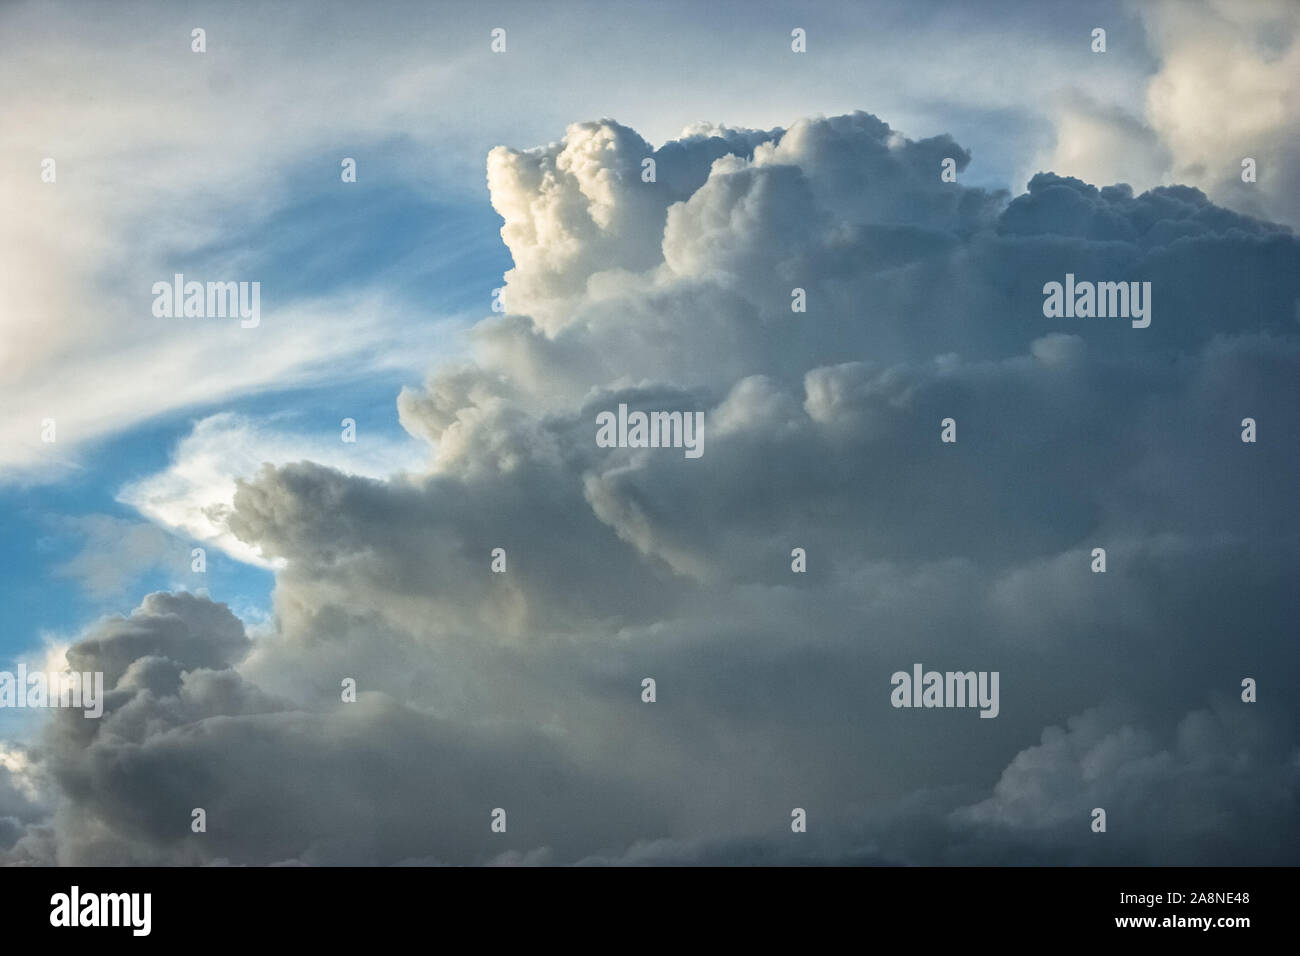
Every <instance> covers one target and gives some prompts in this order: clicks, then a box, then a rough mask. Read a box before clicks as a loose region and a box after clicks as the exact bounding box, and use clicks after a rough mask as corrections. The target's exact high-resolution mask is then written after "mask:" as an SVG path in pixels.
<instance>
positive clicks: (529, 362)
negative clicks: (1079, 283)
mask: <svg viewBox="0 0 1300 956" xmlns="http://www.w3.org/2000/svg"><path fill="white" fill-rule="evenodd" d="M646 158H651V159H654V160H655V168H656V176H655V180H654V181H653V182H646V181H644V179H643V176H642V172H643V169H644V168H645V167H644V165H643V160H645V159H646ZM945 159H952V160H954V167H955V168H956V169H957V170H958V171H959V178H960V171H962V170H964V169H966V168H967V165H968V163H969V162H970V161H971V156H970V154H969V152H967V151H966V150H964V149H963V148H962V147H961V146H960V145H958V144H957V143H956V142H954V141H953V139H952V138H951V137H948V136H939V137H934V138H930V139H924V140H917V141H913V140H910V139H908V138H906V137H905V136H903V135H902V134H900V133H899V132H897V131H895V130H893V129H891V128H890V127H889V126H888V125H887V124H886V123H885V122H883V121H882V120H880V119H878V118H877V117H875V116H872V115H870V114H867V113H854V114H851V115H846V116H837V117H832V118H821V117H816V118H809V119H803V120H799V121H798V122H796V123H794V124H793V125H791V126H790V127H789V128H788V129H772V130H766V131H761V130H738V129H729V128H727V127H724V126H707V125H697V126H694V127H691V128H690V129H689V130H688V131H687V132H686V133H685V134H684V135H683V136H682V137H681V138H680V139H678V140H675V141H672V142H669V143H666V144H664V145H662V146H660V147H658V148H657V149H656V148H654V147H652V146H651V145H650V144H649V143H648V142H646V141H645V140H644V139H642V137H641V136H639V135H638V134H637V133H636V132H635V131H633V130H631V129H628V128H626V127H623V126H621V125H619V124H618V123H616V122H614V121H612V120H601V121H598V122H587V123H578V124H574V125H572V126H570V127H569V128H568V129H567V131H565V134H564V136H563V138H562V139H561V140H559V141H557V142H555V143H552V144H550V145H547V146H544V147H539V148H535V149H527V150H515V149H510V148H506V147H500V148H497V149H495V150H493V151H492V152H491V154H490V155H489V156H488V159H487V179H488V185H489V188H490V192H491V201H492V205H493V207H494V208H495V209H496V211H497V212H498V214H499V215H500V216H501V217H502V219H503V220H504V225H503V227H502V230H501V235H502V239H503V240H504V242H505V244H506V246H507V247H508V249H509V250H510V253H511V255H512V258H513V262H514V268H513V269H511V270H510V271H509V272H507V273H506V276H505V280H504V290H505V291H504V293H503V295H502V301H503V302H504V304H505V309H506V311H505V312H504V313H503V314H499V315H493V316H491V317H489V318H485V319H483V320H482V321H481V322H480V323H479V324H478V325H477V326H476V328H475V330H474V334H473V348H472V351H471V353H470V354H469V355H467V356H466V357H465V358H463V359H462V360H460V361H458V362H455V363H446V364H442V365H439V366H438V367H436V368H435V369H434V370H433V371H432V372H431V374H430V376H429V379H428V381H427V383H426V384H425V386H424V387H423V388H421V389H407V390H405V391H403V392H402V394H401V395H400V396H399V397H398V399H397V401H398V408H399V411H400V413H401V417H402V422H403V424H404V425H405V427H406V429H407V430H408V431H409V432H410V433H411V434H412V435H414V436H417V437H418V438H420V439H422V440H425V441H427V442H428V443H429V445H430V453H429V465H428V467H427V469H425V470H423V471H420V472H415V473H407V474H404V475H401V476H398V477H396V478H393V479H390V480H380V479H375V478H368V477H361V476H358V475H349V474H345V473H343V472H341V471H338V470H335V469H332V468H329V467H326V466H324V465H321V464H316V463H312V462H310V461H303V462H298V463H294V464H286V465H281V466H278V467H270V466H268V467H266V468H264V469H263V470H262V471H261V472H260V473H259V474H258V475H257V476H256V477H255V478H254V479H252V480H249V481H245V482H241V483H240V485H239V490H238V491H237V492H236V494H235V496H234V500H233V506H232V508H231V511H230V513H229V514H228V515H227V516H225V519H224V520H225V522H226V529H225V530H227V531H228V532H229V533H230V534H231V535H233V536H234V537H235V538H237V539H239V540H240V541H242V542H243V543H244V544H246V545H247V546H248V547H249V548H251V549H256V551H257V553H258V554H260V555H263V556H265V557H266V558H267V559H278V560H277V567H278V569H279V570H278V571H277V578H276V581H277V583H276V590H275V595H274V610H275V619H274V625H273V628H272V629H271V632H270V633H268V634H266V635H264V636H259V637H258V638H256V639H250V638H249V636H248V635H247V634H246V633H245V629H244V626H243V625H242V623H241V622H240V621H239V620H238V619H237V618H236V617H234V615H232V614H231V613H230V612H229V611H228V610H227V609H226V608H225V607H224V605H220V604H217V603H215V602H212V601H210V600H208V599H206V598H202V597H195V596H191V595H186V594H162V593H160V594H153V595H150V596H149V597H147V598H145V599H144V601H143V602H142V604H141V605H140V607H138V608H137V609H136V610H135V611H134V612H132V613H131V614H130V616H129V617H126V618H109V619H106V620H104V621H101V622H100V623H98V624H96V625H95V626H94V627H92V628H91V629H90V630H89V631H88V632H87V633H85V634H84V635H83V636H82V637H81V638H80V639H79V640H78V641H77V642H76V643H74V644H73V645H72V647H71V648H70V649H69V651H68V652H67V659H68V662H69V663H70V664H72V665H74V666H76V667H77V668H79V669H82V670H103V671H104V672H105V674H106V680H107V686H109V687H110V688H111V690H110V692H109V694H108V698H107V701H106V710H105V716H104V718H103V719H102V720H101V721H97V722H96V721H89V720H84V719H82V718H80V717H78V716H74V715H73V714H70V713H58V714H56V715H55V717H54V719H53V720H52V722H51V726H50V728H49V730H48V733H47V734H46V736H45V737H44V738H43V740H42V742H41V743H40V745H39V746H38V747H36V748H34V750H33V753H32V754H31V755H30V760H31V763H32V766H33V767H38V768H39V777H37V776H36V773H37V772H36V771H35V770H32V769H30V768H29V769H28V770H26V771H24V772H26V773H28V774H30V775H32V779H33V780H36V779H39V781H40V785H41V788H42V791H41V796H40V799H41V801H43V803H42V805H43V806H47V807H48V808H49V811H48V815H47V816H46V817H44V818H40V819H37V818H36V817H34V815H33V812H32V810H31V806H32V805H34V804H31V801H30V800H28V798H26V797H24V798H23V800H25V801H27V802H16V801H18V797H17V796H16V795H15V794H16V792H15V793H10V792H9V790H11V789H12V787H11V786H10V784H9V783H8V781H7V780H2V779H0V800H2V801H3V802H0V807H4V808H8V807H10V806H11V805H13V806H15V807H16V809H14V810H8V809H6V810H5V812H6V813H7V814H8V817H7V818H8V819H9V820H11V821H12V824H11V826H10V828H11V829H12V831H13V832H12V834H11V836H10V839H9V841H8V843H9V849H8V850H7V851H6V853H7V855H8V858H9V859H11V860H14V861H19V862H55V861H57V862H61V863H119V862H149V863H277V862H289V861H300V862H308V863H402V862H421V863H432V862H438V863H487V862H503V863H529V862H532V863H579V862H585V863H664V862H670V863H671V862H677V863H681V862H710V863H748V862H779V861H789V862H816V861H825V862H860V863H962V864H965V863H1018V862H1032V863H1080V862H1082V863H1141V864H1167V863H1196V864H1215V863H1265V862H1267V863H1295V862H1296V861H1297V860H1296V849H1295V848H1296V847H1297V846H1300V841H1297V840H1296V839H1295V837H1296V835H1297V834H1296V820H1297V810H1298V809H1300V749H1298V746H1300V741H1298V740H1297V738H1296V729H1297V727H1300V720H1298V719H1297V718H1298V717H1300V711H1298V709H1297V706H1296V704H1295V701H1294V697H1293V696H1292V695H1291V694H1290V690H1291V687H1292V686H1293V684H1294V676H1295V674H1296V673H1297V664H1298V663H1300V660H1298V652H1297V650H1296V644H1295V639H1294V627H1295V622H1296V620H1297V611H1298V610H1300V608H1298V607H1297V598H1296V595H1295V588H1294V582H1293V577H1294V568H1295V566H1296V559H1297V557H1300V527H1298V526H1297V522H1296V511H1295V509H1294V476H1295V475H1296V473H1297V466H1298V465H1300V455H1298V454H1297V448H1298V447H1300V446H1298V445H1297V442H1296V440H1295V437H1296V435H1297V434H1298V433H1300V401H1298V399H1300V338H1297V335H1296V332H1297V329H1296V321H1297V317H1298V313H1297V305H1296V304H1297V301H1300V241H1298V240H1297V239H1296V237H1295V236H1294V235H1293V234H1292V233H1291V231H1290V230H1289V229H1288V228H1286V227H1283V226H1279V225H1275V224H1272V223H1269V222H1267V221H1264V220H1261V219H1257V218H1251V217H1247V216H1244V215H1242V214H1240V213H1236V212H1232V211H1229V210H1227V209H1225V208H1222V207H1220V206H1217V205H1215V204H1213V203H1211V202H1210V201H1209V200H1208V199H1207V198H1206V196H1205V195H1204V194H1202V193H1201V192H1199V191H1198V190H1196V189H1194V188H1190V187H1184V186H1171V187H1163V188H1158V189H1154V190H1151V191H1149V192H1145V193H1141V194H1135V193H1134V191H1133V190H1132V189H1130V188H1129V187H1127V186H1126V185H1123V184H1107V185H1103V186H1095V185H1091V184H1088V183H1086V182H1083V181H1081V180H1079V179H1075V178H1071V177H1069V176H1066V175H1058V174H1056V173H1052V172H1043V173H1041V174H1039V175H1037V176H1035V177H1034V178H1033V179H1032V180H1031V181H1030V183H1029V187H1028V190H1027V192H1025V193H1024V194H1022V195H1018V196H1015V197H1012V196H1009V195H1007V194H1003V193H997V192H989V191H986V190H980V189H973V188H967V187H965V186H963V185H961V184H960V182H945V181H943V180H942V179H941V177H940V171H941V165H942V163H943V161H944V160H945ZM1067 273H1072V274H1074V275H1076V276H1078V277H1079V278H1080V279H1088V280H1096V281H1124V282H1130V281H1132V282H1150V283H1151V289H1152V322H1151V325H1150V327H1149V328H1145V329H1135V328H1132V327H1131V325H1130V323H1129V322H1128V321H1126V320H1118V319H1098V318H1075V319H1050V318H1046V317H1045V316H1044V314H1043V310H1042V302H1043V286H1044V284H1045V283H1047V282H1051V281H1058V282H1059V281H1062V280H1063V278H1064V276H1065V275H1066V274H1067ZM796 289H799V290H802V292H803V295H804V301H805V302H806V311H794V310H792V301H794V299H793V293H794V290H796ZM620 403H625V404H627V405H628V406H629V407H631V408H635V409H644V410H669V411H682V412H693V411H702V412H704V421H705V437H706V440H705V445H704V448H705V452H704V454H703V456H702V457H701V458H699V459H688V458H685V457H684V456H683V455H682V454H681V453H680V451H671V450H668V449H649V448H646V449H642V448H601V447H598V446H597V444H596V442H595V432H596V415H597V414H598V412H600V411H602V410H610V409H616V408H617V407H618V405H619V404H620ZM1247 417H1249V418H1252V419H1255V420H1256V422H1257V425H1258V441H1257V442H1255V443H1253V444H1248V443H1243V442H1242V441H1241V438H1240V433H1241V428H1242V425H1241V422H1242V419H1244V418H1247ZM946 418H952V419H954V420H955V422H956V429H957V441H956V442H955V443H944V442H941V441H940V423H941V421H942V420H944V419H946ZM1098 547H1100V548H1105V549H1106V552H1107V570H1106V573H1104V574H1095V573H1093V572H1092V571H1091V569H1090V565H1091V563H1092V560H1093V558H1092V551H1093V549H1094V548H1098ZM494 548H502V549H504V550H505V553H506V555H507V561H508V565H507V570H506V572H505V573H499V574H498V573H493V572H492V570H491V569H490V563H491V552H492V550H493V549H494ZM794 548H803V549H805V550H806V554H807V571H806V573H792V570H791V552H792V549H794ZM915 662H920V663H923V664H924V665H925V666H926V668H933V669H937V670H941V671H943V670H962V671H966V670H978V671H998V672H1000V674H1001V712H1000V715H999V716H998V717H997V719H995V720H981V719H977V716H976V714H975V712H973V711H970V710H961V709H955V710H940V709H937V710H926V709H921V710H912V709H895V708H893V707H892V706H891V705H890V701H889V693H890V675H891V674H892V673H893V672H894V671H897V670H910V668H911V666H912V664H913V663H915ZM647 677H649V678H653V679H654V680H655V681H656V686H657V700H656V701H655V702H654V703H653V704H648V703H643V702H642V700H641V687H642V680H643V679H644V678H647ZM1246 677H1251V678H1254V679H1256V680H1257V681H1258V682H1259V690H1258V702H1257V703H1244V702H1242V700H1241V699H1240V688H1241V681H1242V679H1243V678H1246ZM345 678H352V679H354V680H355V681H356V682H357V687H358V689H359V696H358V699H357V701H356V702H355V703H345V702H343V701H342V700H341V699H340V687H341V683H342V682H343V680H344V679H345ZM33 799H34V798H33ZM196 807H202V808H204V809H205V810H206V812H207V819H208V830H207V832H206V833H202V834H196V833H192V832H191V831H190V814H191V810H192V809H193V808H196ZM1095 807H1102V808H1105V809H1106V810H1107V814H1108V830H1107V832H1106V833H1104V834H1097V833H1093V832H1091V831H1090V829H1089V824H1090V813H1091V811H1092V810H1093V809H1094V808H1095ZM496 808H502V809H505V810H506V812H507V814H508V819H509V826H508V829H507V832H506V833H504V834H499V833H493V832H491V830H490V829H489V823H490V814H491V813H492V811H493V810H494V809H496ZM793 808H804V809H805V810H806V811H807V814H808V821H809V823H808V833H806V834H795V833H792V832H791V830H790V819H791V811H792V809H793Z"/></svg>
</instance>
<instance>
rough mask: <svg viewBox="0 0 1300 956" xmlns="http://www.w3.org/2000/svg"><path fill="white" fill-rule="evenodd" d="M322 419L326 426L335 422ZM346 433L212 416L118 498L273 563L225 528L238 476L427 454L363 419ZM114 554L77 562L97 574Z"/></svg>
mask: <svg viewBox="0 0 1300 956" xmlns="http://www.w3.org/2000/svg"><path fill="white" fill-rule="evenodd" d="M340 423H341V420H340ZM320 424H324V425H325V428H326V429H328V428H329V427H330V425H332V422H330V421H326V422H323V423H320ZM354 425H355V420H354ZM341 436H342V429H341V428H340V429H339V430H337V431H334V432H330V431H325V433H324V434H322V433H321V431H319V430H318V431H315V432H313V433H311V434H303V433H301V432H295V431H293V430H291V429H289V428H285V427H283V425H282V423H280V422H277V421H275V420H274V419H272V420H270V421H262V420H257V419H254V418H251V417H248V416H244V415H236V414H233V413H230V412H223V413H220V414H217V415H210V416H208V417H207V418H204V419H202V420H200V421H198V422H196V423H195V425H194V428H193V430H192V431H191V432H190V434H189V435H187V436H186V437H185V438H183V439H181V441H180V442H179V444H178V445H177V447H176V450H175V452H174V454H173V459H172V463H171V465H169V466H168V467H167V468H166V469H165V470H164V471H161V472H158V473H157V474H153V475H150V476H148V477H147V478H143V479H141V480H139V481H135V482H132V483H131V484H129V485H127V486H126V487H125V488H123V489H122V490H121V492H120V493H119V495H118V500H120V501H121V502H122V503H123V504H127V505H130V506H132V507H134V508H135V509H136V510H138V511H139V512H140V513H141V514H142V515H144V516H145V517H147V518H149V519H150V520H152V521H154V522H156V523H157V524H158V525H161V526H162V527H164V528H167V529H170V530H172V531H176V532H181V533H183V534H185V535H188V536H189V537H191V538H193V539H195V540H197V541H201V542H205V543H209V544H211V545H214V546H216V547H218V548H220V549H221V550H222V551H224V552H225V553H226V554H228V555H230V556H231V557H234V558H237V559H239V560H240V561H245V562H247V563H249V564H255V565H258V566H261V567H271V566H272V564H271V562H269V561H267V560H266V558H265V557H264V556H263V555H262V554H261V551H260V549H259V548H257V547H255V546H250V545H249V544H247V543H245V542H243V541H240V540H239V539H238V538H236V537H234V535H232V534H231V533H230V531H229V529H228V528H227V527H226V518H227V517H228V516H229V514H230V512H231V505H232V503H233V500H234V496H235V488H236V482H237V481H239V480H240V479H251V478H253V477H254V476H255V475H256V474H257V472H259V471H260V470H261V469H262V468H263V467H264V466H267V465H283V464H287V463H289V462H293V461H306V460H310V461H314V462H318V463H320V464H322V465H326V466H329V467H331V468H336V469H338V470H339V471H341V472H343V473H345V474H352V475H363V476H366V477H371V478H387V477H389V476H391V475H394V474H396V473H398V472H400V471H404V470H408V469H411V470H413V469H416V468H419V467H421V466H422V465H423V463H424V460H425V458H426V457H427V449H425V448H424V447H423V446H420V445H417V444H415V443H412V442H407V441H402V440H400V439H398V440H394V439H391V438H386V437H379V436H374V435H368V434H366V426H365V424H362V425H361V426H360V432H359V438H358V439H357V441H355V442H344V441H342V437H341ZM157 533H158V534H161V532H157ZM112 553H114V549H109V548H103V547H95V548H88V549H87V550H86V552H83V554H82V556H81V557H80V558H78V559H77V561H76V563H75V567H76V568H83V567H84V566H87V565H93V567H94V568H96V569H99V573H100V574H108V573H111V572H109V571H108V570H107V569H106V568H102V567H101V565H102V564H103V562H104V561H105V560H109V558H108V555H111V554H112ZM92 555H93V556H92ZM111 563H113V564H114V566H115V567H120V566H119V565H117V562H116V561H113V562H111Z"/></svg>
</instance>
